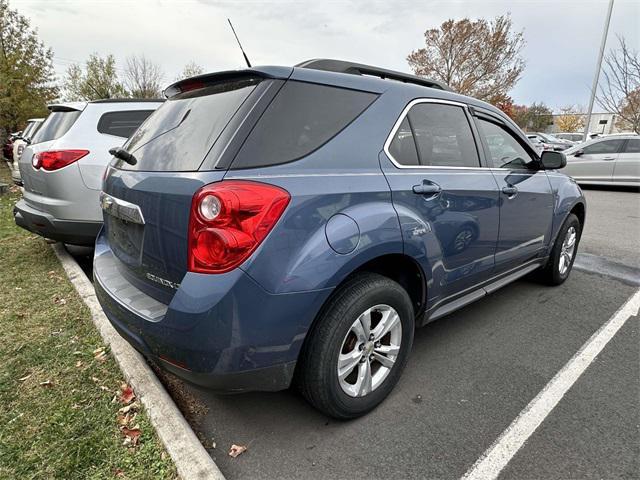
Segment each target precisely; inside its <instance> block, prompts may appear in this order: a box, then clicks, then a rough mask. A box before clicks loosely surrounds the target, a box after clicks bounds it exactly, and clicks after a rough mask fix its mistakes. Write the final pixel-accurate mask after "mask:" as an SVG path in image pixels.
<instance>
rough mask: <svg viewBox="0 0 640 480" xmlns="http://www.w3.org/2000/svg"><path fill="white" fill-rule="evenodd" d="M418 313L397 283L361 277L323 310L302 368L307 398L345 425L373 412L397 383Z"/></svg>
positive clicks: (300, 378)
mask: <svg viewBox="0 0 640 480" xmlns="http://www.w3.org/2000/svg"><path fill="white" fill-rule="evenodd" d="M414 328H415V324H414V312H413V305H412V303H411V299H410V298H409V295H408V294H407V292H406V290H405V289H404V288H402V287H401V286H400V285H399V284H398V283H396V282H394V281H393V280H391V279H389V278H387V277H384V276H382V275H378V274H374V273H362V274H358V275H357V276H355V277H354V278H353V279H351V280H349V281H348V282H347V283H346V284H345V285H344V286H342V287H341V290H340V291H339V292H337V294H336V295H335V296H334V297H333V298H331V299H330V300H329V302H328V304H327V305H326V306H325V307H324V308H323V310H322V312H321V314H320V317H319V318H318V319H317V322H316V324H315V326H314V328H313V329H312V331H311V332H310V333H309V337H308V339H307V342H306V344H305V347H304V350H303V352H302V354H301V356H300V361H299V365H298V368H299V370H298V384H299V387H300V390H301V392H302V394H303V395H304V397H305V398H306V399H307V400H308V401H309V403H311V404H312V405H313V406H315V407H316V408H317V409H318V410H320V411H322V412H323V413H325V414H327V415H329V416H331V417H334V418H338V419H342V420H346V419H350V418H356V417H359V416H361V415H364V414H365V413H367V412H369V411H371V410H372V409H374V408H375V407H376V406H377V405H378V404H380V403H381V402H382V401H383V400H384V399H385V398H386V397H387V395H389V393H390V392H391V390H392V389H393V387H394V386H395V384H396V383H397V382H398V379H399V378H400V375H401V373H402V370H403V369H404V366H405V364H406V362H407V359H408V357H409V351H410V350H411V345H412V343H413V334H414Z"/></svg>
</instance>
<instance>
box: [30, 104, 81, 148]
mask: <svg viewBox="0 0 640 480" xmlns="http://www.w3.org/2000/svg"><path fill="white" fill-rule="evenodd" d="M81 113H82V112H81V111H79V110H72V111H70V112H51V113H50V114H49V116H48V117H47V119H46V120H45V121H44V123H43V124H42V127H40V130H38V133H36V135H35V136H34V137H33V139H32V142H31V143H41V142H48V141H50V140H57V139H58V138H60V137H61V136H63V135H64V134H65V133H67V132H68V131H69V129H70V128H71V126H72V125H73V124H74V123H75V121H76V120H77V119H78V117H79V116H80V114H81Z"/></svg>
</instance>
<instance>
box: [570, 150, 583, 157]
mask: <svg viewBox="0 0 640 480" xmlns="http://www.w3.org/2000/svg"><path fill="white" fill-rule="evenodd" d="M582 155H584V150H578V151H577V152H576V153H574V154H573V156H574V157H580V156H582Z"/></svg>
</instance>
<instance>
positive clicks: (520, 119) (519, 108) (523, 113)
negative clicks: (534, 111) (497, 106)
mask: <svg viewBox="0 0 640 480" xmlns="http://www.w3.org/2000/svg"><path fill="white" fill-rule="evenodd" d="M511 113H512V115H511V119H512V120H513V121H514V122H516V125H518V126H519V127H520V128H522V129H526V128H527V124H528V123H529V108H528V107H527V106H526V105H515V104H514V105H513V107H512V108H511Z"/></svg>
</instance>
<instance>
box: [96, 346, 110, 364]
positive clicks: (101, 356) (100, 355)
mask: <svg viewBox="0 0 640 480" xmlns="http://www.w3.org/2000/svg"><path fill="white" fill-rule="evenodd" d="M93 358H95V359H96V360H98V361H100V362H105V361H106V360H107V352H105V351H104V347H99V348H96V349H95V350H94V351H93Z"/></svg>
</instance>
